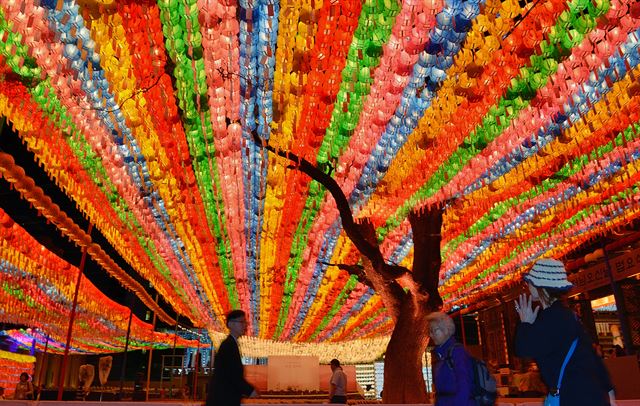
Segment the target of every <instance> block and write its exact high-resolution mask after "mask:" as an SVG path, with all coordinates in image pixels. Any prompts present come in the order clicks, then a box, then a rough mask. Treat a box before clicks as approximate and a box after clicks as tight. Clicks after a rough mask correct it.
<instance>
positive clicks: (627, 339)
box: [602, 244, 633, 355]
mask: <svg viewBox="0 0 640 406" xmlns="http://www.w3.org/2000/svg"><path fill="white" fill-rule="evenodd" d="M602 251H603V252H604V264H605V267H606V268H607V274H608V275H609V282H610V283H611V289H612V290H613V297H614V298H615V300H616V315H617V316H618V320H619V321H620V330H621V331H620V332H621V333H622V342H623V343H624V352H625V354H627V355H631V354H633V340H632V339H631V332H630V331H629V325H628V324H627V319H626V317H625V315H626V313H627V310H626V308H625V305H624V297H623V296H622V292H621V291H620V286H619V285H618V282H617V281H616V280H615V279H614V277H613V270H612V269H611V263H610V262H609V253H608V252H607V247H606V245H604V244H602Z"/></svg>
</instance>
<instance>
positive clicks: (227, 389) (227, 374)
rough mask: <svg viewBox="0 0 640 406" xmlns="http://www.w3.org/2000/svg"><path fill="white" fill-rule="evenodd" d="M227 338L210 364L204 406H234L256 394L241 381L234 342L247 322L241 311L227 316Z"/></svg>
mask: <svg viewBox="0 0 640 406" xmlns="http://www.w3.org/2000/svg"><path fill="white" fill-rule="evenodd" d="M227 328H229V336H227V338H225V339H224V341H222V343H221V344H220V348H219V349H218V353H217V354H216V356H215V359H214V363H213V374H212V376H211V380H210V381H209V392H208V393H207V402H206V405H207V406H238V405H239V404H240V399H242V397H243V396H250V397H256V396H257V395H258V394H257V392H256V390H255V389H254V388H253V386H252V385H251V384H250V383H249V382H247V380H246V379H245V377H244V367H243V366H242V359H241V358H240V349H239V348H238V338H240V336H242V335H243V334H244V333H245V332H246V330H247V320H246V318H245V313H244V312H243V311H242V310H232V311H231V312H229V314H227Z"/></svg>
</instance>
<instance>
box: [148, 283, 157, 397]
mask: <svg viewBox="0 0 640 406" xmlns="http://www.w3.org/2000/svg"><path fill="white" fill-rule="evenodd" d="M155 302H156V303H158V292H156V300H155ZM156 318H157V315H156V312H153V321H152V323H151V325H152V326H153V327H152V330H153V331H155V329H156ZM152 357H153V347H151V349H150V350H149V360H148V361H147V394H146V395H145V401H146V402H148V401H149V391H150V390H151V358H152Z"/></svg>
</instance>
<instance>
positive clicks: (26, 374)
mask: <svg viewBox="0 0 640 406" xmlns="http://www.w3.org/2000/svg"><path fill="white" fill-rule="evenodd" d="M23 376H26V377H27V380H29V374H28V373H27V372H23V373H21V374H20V379H22V377H23Z"/></svg>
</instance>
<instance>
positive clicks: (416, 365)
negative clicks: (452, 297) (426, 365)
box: [382, 294, 432, 404]
mask: <svg viewBox="0 0 640 406" xmlns="http://www.w3.org/2000/svg"><path fill="white" fill-rule="evenodd" d="M426 303H427V301H426V300H424V299H423V300H414V297H413V296H412V295H410V294H409V295H406V297H405V300H404V301H403V303H402V308H401V309H400V312H399V314H398V319H397V321H396V326H395V328H394V329H393V333H392V334H391V339H390V341H389V345H388V346H387V352H386V354H385V358H384V391H383V394H382V395H383V396H382V402H383V403H387V404H399V403H412V404H416V403H427V390H426V386H425V381H424V377H423V375H422V359H423V357H424V352H425V350H426V348H427V344H428V340H429V326H428V325H427V322H426V318H427V316H428V315H429V313H431V311H432V310H430V309H429V308H428V307H427V306H426Z"/></svg>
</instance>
